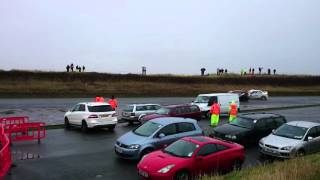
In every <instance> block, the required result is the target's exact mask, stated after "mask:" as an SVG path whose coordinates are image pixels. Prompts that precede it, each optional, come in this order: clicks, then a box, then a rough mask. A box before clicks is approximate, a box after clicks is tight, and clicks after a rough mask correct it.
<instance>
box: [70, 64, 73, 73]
mask: <svg viewBox="0 0 320 180" xmlns="http://www.w3.org/2000/svg"><path fill="white" fill-rule="evenodd" d="M73 68H74V67H73V63H71V65H70V69H71V72H73Z"/></svg>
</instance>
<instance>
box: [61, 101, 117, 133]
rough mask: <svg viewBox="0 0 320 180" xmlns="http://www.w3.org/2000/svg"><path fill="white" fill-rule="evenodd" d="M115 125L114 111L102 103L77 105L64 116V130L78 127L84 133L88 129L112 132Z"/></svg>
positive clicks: (108, 105) (115, 116)
mask: <svg viewBox="0 0 320 180" xmlns="http://www.w3.org/2000/svg"><path fill="white" fill-rule="evenodd" d="M117 123H118V118H117V113H116V111H115V110H114V109H112V107H111V105H110V104H108V103H104V102H85V103H78V104H76V105H75V106H74V107H73V108H72V109H71V110H69V111H68V112H67V113H66V114H65V115H64V124H65V128H67V129H68V128H69V127H70V126H79V127H81V129H82V131H84V132H85V131H87V130H88V128H109V129H111V130H113V129H114V128H115V126H116V124H117Z"/></svg>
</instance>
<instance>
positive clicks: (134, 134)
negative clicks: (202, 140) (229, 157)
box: [114, 117, 203, 160]
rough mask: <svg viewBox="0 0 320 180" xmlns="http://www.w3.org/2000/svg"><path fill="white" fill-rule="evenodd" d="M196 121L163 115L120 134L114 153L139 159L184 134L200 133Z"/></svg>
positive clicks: (125, 157)
mask: <svg viewBox="0 0 320 180" xmlns="http://www.w3.org/2000/svg"><path fill="white" fill-rule="evenodd" d="M202 134H203V131H202V130H201V128H200V127H199V126H198V124H197V121H195V120H193V119H185V118H172V117H164V118H157V119H153V120H151V121H148V122H146V123H144V124H142V125H141V126H139V127H137V128H136V129H134V130H132V131H130V132H128V133H126V134H124V135H123V136H121V137H120V138H119V139H118V140H117V141H116V143H115V145H114V148H115V153H116V154H117V155H118V156H119V157H121V158H124V159H131V160H139V159H140V158H141V157H142V156H144V155H146V154H148V153H150V152H152V151H154V150H157V149H161V148H163V147H165V146H166V145H169V144H171V143H172V142H174V141H176V140H177V139H180V138H182V137H186V136H198V135H202Z"/></svg>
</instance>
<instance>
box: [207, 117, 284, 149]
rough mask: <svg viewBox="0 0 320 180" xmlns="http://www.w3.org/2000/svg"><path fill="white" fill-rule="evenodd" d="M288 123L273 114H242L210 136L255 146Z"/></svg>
mask: <svg viewBox="0 0 320 180" xmlns="http://www.w3.org/2000/svg"><path fill="white" fill-rule="evenodd" d="M286 122H287V121H286V119H285V117H284V116H281V115H278V114H273V113H247V114H241V115H239V116H238V117H237V119H236V120H234V121H233V122H231V123H229V124H224V125H222V126H219V127H216V128H214V129H213V131H212V133H211V134H210V135H209V136H210V137H216V138H220V139H225V140H229V141H233V142H237V143H239V144H243V145H244V144H253V143H258V142H259V140H260V139H261V138H263V137H265V136H267V135H269V134H270V133H271V132H272V130H273V129H277V128H278V127H279V126H281V125H282V124H284V123H286Z"/></svg>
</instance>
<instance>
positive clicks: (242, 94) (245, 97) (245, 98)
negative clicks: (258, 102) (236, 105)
mask: <svg viewBox="0 0 320 180" xmlns="http://www.w3.org/2000/svg"><path fill="white" fill-rule="evenodd" d="M229 93H234V94H238V95H239V101H242V102H243V101H249V94H248V92H247V91H243V90H233V91H229Z"/></svg>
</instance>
